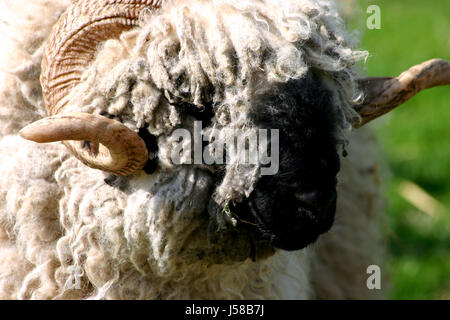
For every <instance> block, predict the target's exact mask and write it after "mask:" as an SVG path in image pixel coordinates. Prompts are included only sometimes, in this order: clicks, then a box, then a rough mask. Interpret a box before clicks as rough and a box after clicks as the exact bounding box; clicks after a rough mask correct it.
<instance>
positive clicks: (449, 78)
mask: <svg viewBox="0 0 450 320" xmlns="http://www.w3.org/2000/svg"><path fill="white" fill-rule="evenodd" d="M358 82H359V85H360V87H361V89H362V90H363V93H364V100H363V102H362V103H361V104H360V105H358V106H356V107H355V110H356V111H357V112H358V113H359V115H360V116H361V119H362V121H361V122H360V123H356V124H355V127H361V126H363V125H365V124H366V123H368V122H369V121H372V120H373V119H376V118H378V117H379V116H381V115H383V114H385V113H387V112H389V111H391V110H392V109H394V108H395V107H397V106H399V105H401V104H402V103H404V102H406V101H407V100H409V99H410V98H412V97H413V96H414V95H416V94H417V93H419V92H420V91H421V90H424V89H428V88H432V87H436V86H442V85H449V84H450V62H447V61H445V60H441V59H432V60H428V61H425V62H423V63H421V64H419V65H416V66H414V67H411V68H410V69H409V70H407V71H405V72H403V73H402V74H400V75H399V76H398V77H395V78H387V77H380V78H377V77H374V78H364V79H359V81H358Z"/></svg>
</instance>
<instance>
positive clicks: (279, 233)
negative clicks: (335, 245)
mask: <svg viewBox="0 0 450 320" xmlns="http://www.w3.org/2000/svg"><path fill="white" fill-rule="evenodd" d="M255 196H256V197H255V198H253V199H252V201H251V212H252V213H253V215H254V216H255V218H256V220H257V221H258V224H259V229H260V232H261V233H262V234H263V235H264V237H266V238H268V239H269V240H270V242H271V243H272V244H273V245H274V246H275V247H277V248H280V249H284V250H298V249H302V248H304V247H306V246H307V245H309V244H311V243H313V242H314V241H316V240H317V238H318V237H319V235H320V234H322V233H324V232H327V231H328V230H329V229H330V228H331V226H332V225H333V221H334V216H335V212H336V200H337V195H336V190H335V188H334V187H333V188H330V189H328V190H316V191H311V192H305V193H298V192H297V193H296V194H295V195H293V194H292V193H286V194H279V193H278V192H276V195H275V197H274V198H273V199H274V200H275V201H271V202H267V201H264V200H263V199H262V198H259V197H258V196H257V194H255Z"/></svg>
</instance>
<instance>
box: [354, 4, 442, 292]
mask: <svg viewBox="0 0 450 320" xmlns="http://www.w3.org/2000/svg"><path fill="white" fill-rule="evenodd" d="M371 4H376V5H378V6H379V7H380V9H381V29H379V30H377V29H374V30H369V29H368V28H367V27H366V19H367V18H368V17H369V16H370V14H368V13H366V9H367V7H368V6H369V5H371ZM357 6H359V8H356V9H357V10H355V11H357V12H359V15H356V16H352V18H351V19H350V23H349V24H350V27H351V28H354V27H356V29H357V30H359V31H360V32H361V33H362V34H361V36H362V39H363V40H362V43H361V44H360V46H361V48H363V49H366V50H368V51H369V52H370V58H369V59H368V61H367V63H366V64H364V65H362V66H361V68H362V69H363V71H365V73H366V74H368V75H370V76H397V75H398V74H400V73H401V72H402V71H404V70H407V69H408V68H409V67H411V66H413V65H415V64H418V63H421V62H423V61H425V60H428V59H432V58H443V59H446V60H448V61H450V1H449V0H430V1H424V0H384V1H377V0H372V1H368V0H357ZM372 126H373V127H374V128H375V129H376V131H377V132H378V134H379V137H380V145H381V149H382V153H383V156H384V158H385V159H387V167H388V169H389V174H388V175H385V176H383V179H382V181H383V187H384V193H385V195H386V197H387V199H388V203H387V206H388V207H387V211H388V223H389V229H390V230H389V265H388V266H389V270H388V271H389V272H390V274H391V282H392V284H393V289H392V290H391V292H390V294H389V298H392V299H450V86H446V87H438V88H432V89H428V90H425V91H423V92H421V93H419V94H418V95H417V96H415V97H414V98H412V99H411V100H410V101H408V102H407V103H405V104H404V105H402V106H400V107H399V108H398V109H396V110H394V111H393V112H392V113H391V114H388V115H386V116H384V117H382V118H380V119H377V120H375V121H374V122H373V124H372ZM402 181H411V182H413V183H415V184H417V185H418V186H420V187H421V188H422V189H424V190H425V191H426V192H427V193H429V194H430V195H431V196H432V197H434V198H435V199H436V200H437V201H439V202H440V203H441V204H442V205H443V206H444V208H445V209H444V211H443V212H441V213H440V214H438V215H436V216H434V217H433V216H430V215H428V214H426V213H424V212H421V211H420V210H419V209H417V208H416V207H414V206H413V205H412V204H410V203H409V202H408V201H406V200H405V199H404V198H403V197H402V196H401V194H400V193H399V185H400V183H401V182H402Z"/></svg>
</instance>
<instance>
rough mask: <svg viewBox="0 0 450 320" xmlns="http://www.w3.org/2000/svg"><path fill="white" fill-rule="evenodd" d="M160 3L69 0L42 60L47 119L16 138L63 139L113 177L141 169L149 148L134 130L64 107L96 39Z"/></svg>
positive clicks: (130, 24) (148, 0) (83, 158)
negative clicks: (73, 111)
mask: <svg viewBox="0 0 450 320" xmlns="http://www.w3.org/2000/svg"><path fill="white" fill-rule="evenodd" d="M159 6H160V0H78V1H73V4H72V6H70V7H69V8H68V9H67V10H66V11H65V13H64V14H63V15H62V16H61V17H60V19H59V21H58V23H57V24H56V25H55V27H54V28H53V31H52V34H51V35H50V37H49V39H48V41H47V44H46V48H45V51H44V56H43V59H42V66H41V86H42V92H43V96H44V101H45V103H46V106H47V112H48V114H49V116H50V117H48V118H45V119H42V120H39V121H37V122H35V123H33V124H31V125H30V126H27V127H25V128H24V129H22V131H21V132H20V134H21V136H22V137H24V138H25V139H28V140H32V141H36V142H52V141H63V142H64V144H65V145H66V146H67V147H68V148H69V149H70V150H71V152H72V153H73V154H74V155H75V156H76V157H77V158H79V159H80V160H81V161H82V162H83V163H85V164H86V165H88V166H90V167H92V168H96V169H101V170H104V171H108V172H111V173H113V174H116V175H130V174H133V173H135V172H137V171H139V170H141V169H142V168H143V167H144V166H145V164H146V162H147V160H148V151H147V149H146V147H145V143H144V141H143V140H142V139H141V138H140V137H139V135H138V134H137V133H135V132H134V131H132V130H130V129H128V128H127V127H126V126H124V125H123V124H121V123H119V122H117V121H113V120H110V119H108V118H106V117H103V116H98V115H92V114H81V113H70V114H67V112H65V110H66V107H67V105H68V101H67V97H68V95H69V92H70V91H71V90H72V89H73V88H74V87H75V86H76V85H77V84H78V83H79V82H80V79H81V76H82V73H83V71H84V69H85V67H86V65H88V64H89V63H90V62H92V60H93V59H94V57H95V53H96V50H97V47H98V45H99V43H101V42H103V41H106V40H108V39H117V38H119V36H120V35H121V34H122V32H124V31H127V30H130V29H131V28H133V27H135V26H137V25H138V21H139V16H140V14H141V13H142V12H143V10H146V9H153V8H157V7H159ZM83 130H87V131H86V132H84V131H83ZM107 132H109V133H113V132H114V137H115V139H117V140H116V141H112V140H111V139H109V138H108V136H107V134H108V133H107ZM67 140H82V141H84V142H82V143H79V142H78V143H77V142H75V141H67ZM99 144H102V146H100V145H99Z"/></svg>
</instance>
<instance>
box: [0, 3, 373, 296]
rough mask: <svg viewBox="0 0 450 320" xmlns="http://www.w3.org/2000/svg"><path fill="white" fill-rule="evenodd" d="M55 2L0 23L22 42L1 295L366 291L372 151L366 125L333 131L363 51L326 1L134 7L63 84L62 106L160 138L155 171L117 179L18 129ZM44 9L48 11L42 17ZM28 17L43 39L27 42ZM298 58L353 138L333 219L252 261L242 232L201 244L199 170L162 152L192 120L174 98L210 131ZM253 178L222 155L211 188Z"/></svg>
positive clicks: (204, 179)
mask: <svg viewBox="0 0 450 320" xmlns="http://www.w3.org/2000/svg"><path fill="white" fill-rule="evenodd" d="M66 5H67V3H66V2H64V1H36V3H34V4H33V6H34V7H33V10H34V11H30V12H31V13H30V14H29V15H23V20H24V23H23V24H22V25H21V26H20V27H19V26H18V25H17V26H15V25H8V28H10V31H9V34H12V35H14V36H15V37H18V38H19V40H17V41H18V42H17V41H16V43H15V44H13V45H12V48H10V49H9V50H8V51H7V52H6V53H2V56H6V57H8V59H9V60H8V61H11V63H10V64H9V65H8V66H6V67H5V68H4V70H6V71H7V72H4V73H2V75H1V76H2V78H4V79H5V82H4V84H3V85H2V87H1V90H0V98H1V100H2V101H8V103H9V105H8V107H7V108H6V109H5V110H3V111H2V112H3V114H2V115H1V117H0V121H1V122H0V123H1V125H0V128H2V129H1V130H2V131H1V136H2V140H1V141H0V154H2V155H3V157H4V159H8V161H7V162H6V163H4V164H3V163H2V166H0V175H1V176H2V177H4V179H3V180H2V181H1V182H0V246H1V249H0V273H1V274H2V277H1V278H0V292H1V293H2V294H3V297H4V298H37V299H39V298H60V299H63V298H65V299H67V298H69V299H74V298H95V299H102V298H108V299H118V298H120V299H150V298H153V299H157V298H159V299H168V298H178V299H180V298H197V299H201V298H218V299H226V298H234V299H236V298H246V299H256V298H266V299H267V298H281V299H305V298H365V297H371V296H372V295H374V294H376V293H373V292H368V290H367V289H366V288H364V285H365V282H364V281H363V283H362V284H361V283H360V282H361V279H362V278H363V277H364V276H365V275H366V274H365V270H363V267H364V266H365V265H369V264H379V265H381V264H382V260H381V258H380V256H381V249H380V247H381V246H380V241H381V236H380V234H379V231H378V230H377V228H376V226H377V221H378V219H379V215H378V213H379V211H380V204H379V196H378V194H377V188H376V181H375V180H374V177H375V176H376V172H375V171H373V170H369V169H371V168H372V169H373V168H374V167H375V163H374V161H375V160H373V159H375V157H372V158H370V159H369V158H368V156H367V154H370V145H371V144H373V142H372V141H373V137H371V135H370V134H369V133H367V132H365V130H361V131H359V132H358V135H351V136H349V137H347V136H345V132H346V130H347V129H348V128H349V126H351V124H352V123H353V121H354V120H355V119H357V116H356V114H355V113H354V111H353V109H352V108H351V106H352V104H353V103H355V101H357V99H358V97H359V92H358V90H357V88H356V85H355V81H354V79H355V71H354V70H353V65H354V64H355V63H356V62H357V61H359V60H360V59H363V58H364V57H366V55H367V53H366V52H363V51H356V50H353V49H351V48H350V47H349V46H348V43H349V41H351V40H350V39H347V38H346V32H345V31H344V29H343V26H342V21H341V20H340V18H339V16H338V14H337V11H336V10H335V8H334V7H333V5H332V4H331V3H330V2H328V1H312V0H311V1H219V0H217V1H200V0H199V1H189V2H186V1H168V2H167V3H165V4H164V5H163V7H162V8H161V9H160V10H158V11H156V12H148V13H146V14H145V15H144V16H143V17H142V20H141V26H140V27H139V28H137V29H135V30H132V31H130V32H128V33H125V34H123V35H122V36H121V38H120V39H119V40H110V41H107V42H106V43H105V44H104V45H103V47H102V48H101V49H100V50H99V53H98V55H97V57H96V59H95V60H94V62H93V63H92V65H91V66H89V67H88V68H87V70H86V72H85V73H84V75H83V79H82V82H81V83H80V84H79V85H78V86H77V87H76V88H75V89H74V90H72V92H71V93H70V97H69V98H70V99H69V101H70V103H69V105H70V108H73V109H74V110H77V111H85V112H91V113H98V114H100V113H103V114H104V113H105V112H106V113H108V114H110V115H112V116H113V117H116V118H117V119H119V120H120V121H122V122H123V123H124V124H125V125H127V126H128V127H129V128H131V129H133V130H136V131H137V130H138V129H139V128H142V127H144V126H145V127H146V128H147V129H148V130H149V132H150V133H151V134H153V135H155V136H157V137H158V146H159V148H160V150H159V157H160V161H159V163H160V167H159V168H158V170H157V171H156V172H155V173H154V174H153V175H145V174H139V175H137V176H135V177H130V178H126V179H125V185H126V186H125V187H124V188H122V189H121V188H116V187H114V186H110V185H108V184H106V183H104V179H105V178H106V177H107V175H106V174H105V173H103V172H101V171H98V170H94V169H91V168H88V167H86V166H84V165H83V164H81V163H80V162H79V161H78V160H77V159H75V158H74V157H72V156H71V155H70V154H69V153H68V151H67V150H65V148H64V147H63V146H61V145H59V144H49V145H45V146H39V147H38V146H37V145H35V144H33V143H30V142H25V141H23V140H22V139H20V138H18V137H17V131H18V130H19V129H20V128H21V127H22V126H23V125H24V124H26V123H29V122H31V121H34V120H36V119H38V118H40V117H42V116H43V115H44V114H45V108H44V103H43V99H42V94H41V92H40V88H39V86H38V85H37V84H38V83H39V82H38V79H39V73H40V67H39V62H40V56H42V49H40V48H41V46H42V43H43V41H44V39H45V35H48V34H49V32H50V26H51V25H52V24H54V23H55V22H56V18H57V16H58V15H59V14H60V13H61V12H62V9H63V8H64V7H65V6H66ZM42 14H45V16H49V17H52V19H49V20H46V21H42V19H40V18H39V17H41V16H42ZM3 19H4V20H5V21H11V20H9V19H10V17H3ZM31 30H37V32H38V33H39V34H40V33H42V35H43V36H42V37H41V38H38V40H36V39H31V38H30V37H29V36H28V35H29V34H32V33H31ZM243 30H245V32H242V31H243ZM22 33H23V34H24V36H23V37H22V36H21V34H22ZM33 41H34V42H36V43H35V44H33V45H31V44H32V43H34V42H33ZM27 48H32V49H27ZM17 53H21V54H20V55H17ZM310 69H314V70H317V71H318V72H319V74H320V76H321V79H322V80H323V83H324V85H325V86H327V87H328V88H329V90H331V91H332V92H333V93H334V98H335V100H336V103H335V105H336V106H338V108H339V110H337V111H338V112H339V114H340V115H341V129H342V132H341V133H342V138H343V139H347V138H348V139H349V141H351V142H352V141H353V143H352V144H351V145H350V147H349V153H350V157H349V158H348V159H345V161H343V169H342V171H341V174H340V176H341V177H342V179H341V181H342V182H340V185H339V186H338V192H340V194H341V195H340V199H341V200H339V203H338V212H337V222H336V226H335V227H334V228H333V229H332V231H331V232H330V233H329V234H326V235H324V236H323V237H321V238H320V239H319V241H318V242H317V243H316V244H314V245H313V246H311V247H309V248H307V249H305V250H302V251H296V252H286V251H282V250H278V251H276V252H275V253H271V254H269V255H267V256H266V257H265V258H264V259H261V260H259V261H256V262H254V261H252V260H250V259H249V258H248V256H249V253H248V252H249V251H250V250H251V248H249V245H248V243H247V242H246V241H244V240H243V239H244V238H245V235H239V236H237V237H231V236H230V237H228V238H227V237H225V238H226V239H228V241H227V242H225V243H220V244H218V245H216V246H210V245H209V244H208V242H207V236H206V234H205V229H206V226H207V223H208V217H207V216H204V215H202V213H203V212H204V211H205V206H206V204H207V202H208V199H209V197H210V195H211V192H212V188H213V181H212V178H211V176H210V175H209V174H208V172H207V171H205V170H204V168H202V167H200V166H174V165H173V164H172V163H171V162H170V160H169V154H170V153H169V151H170V149H171V147H172V146H173V143H174V142H175V141H172V140H171V136H170V134H171V133H172V132H173V130H174V129H176V128H178V127H186V128H191V126H192V121H193V120H194V119H193V118H192V116H190V115H187V114H185V113H184V112H182V109H180V108H178V107H177V106H178V105H180V104H183V103H188V104H192V105H194V106H195V107H197V108H199V109H200V110H202V109H204V108H213V109H214V111H215V115H214V117H213V119H212V123H211V127H212V128H218V129H220V130H222V129H225V128H238V129H246V128H251V127H253V126H254V124H253V123H252V122H251V120H250V118H249V111H250V110H251V103H250V102H251V97H252V96H254V95H255V94H257V93H258V92H259V91H260V90H262V89H264V88H267V87H268V86H270V84H271V83H278V82H286V81H288V80H289V79H293V78H294V79H296V78H301V77H302V76H303V75H304V74H305V73H306V72H307V71H308V70H310ZM70 108H69V110H70ZM12 115H13V116H12ZM11 116H12V117H11ZM224 138H226V137H224ZM353 149H354V152H353V153H352V151H353ZM356 156H358V157H362V158H364V159H365V160H364V161H361V160H360V159H359V158H356ZM258 177H259V168H258V167H254V166H250V167H245V166H243V165H242V164H239V163H237V161H231V163H229V164H227V167H226V174H225V177H224V179H223V181H222V183H221V185H219V186H218V187H217V188H216V190H215V193H214V196H215V197H216V200H217V202H218V203H222V204H223V203H225V202H226V201H228V200H230V199H236V200H239V199H242V198H243V197H245V196H246V195H248V194H249V193H250V192H251V190H252V188H253V186H254V183H255V181H257V179H258ZM357 208H358V209H357ZM361 208H363V209H361ZM361 211H362V212H361ZM356 240H358V241H356ZM358 243H363V244H364V245H361V248H359V247H357V246H356V244H358ZM333 248H334V249H336V248H338V252H339V254H338V253H336V250H333ZM343 269H345V270H343ZM323 270H326V271H325V272H324V273H323V272H322V271H323ZM292 279H295V281H292Z"/></svg>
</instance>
